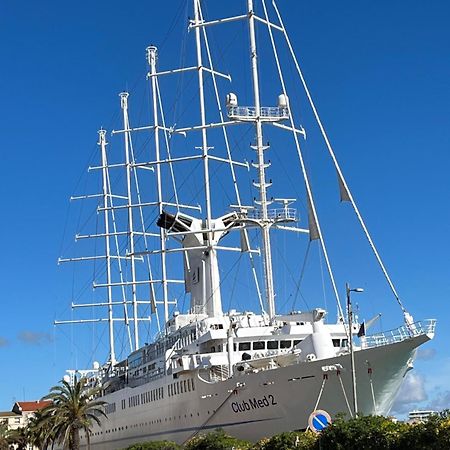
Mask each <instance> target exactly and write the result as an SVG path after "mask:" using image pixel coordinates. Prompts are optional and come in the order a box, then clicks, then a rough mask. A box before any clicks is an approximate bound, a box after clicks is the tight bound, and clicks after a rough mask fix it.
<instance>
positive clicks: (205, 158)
mask: <svg viewBox="0 0 450 450" xmlns="http://www.w3.org/2000/svg"><path fill="white" fill-rule="evenodd" d="M193 1H194V24H195V25H199V24H200V10H199V9H200V8H199V1H200V0H193ZM195 44H196V49H197V68H198V90H199V97H200V119H201V127H202V147H201V150H202V156H203V173H204V179H205V207H206V227H207V229H208V230H209V229H210V228H211V193H210V187H209V161H208V150H209V147H208V139H207V136H206V127H205V125H206V113H205V94H204V87H203V62H202V47H201V40H200V27H199V26H196V28H195ZM207 235H208V245H209V244H210V241H211V236H210V233H207Z"/></svg>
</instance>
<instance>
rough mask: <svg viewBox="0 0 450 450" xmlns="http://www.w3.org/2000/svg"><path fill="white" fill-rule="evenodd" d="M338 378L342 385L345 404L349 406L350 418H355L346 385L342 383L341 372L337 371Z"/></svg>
mask: <svg viewBox="0 0 450 450" xmlns="http://www.w3.org/2000/svg"><path fill="white" fill-rule="evenodd" d="M337 377H338V378H339V382H340V383H341V387H342V392H343V394H344V398H345V403H346V404H347V408H348V411H349V412H350V416H351V417H353V412H352V409H351V408H350V403H349V402H348V398H347V394H346V392H345V387H344V383H343V382H342V377H341V372H340V371H339V370H338V371H337Z"/></svg>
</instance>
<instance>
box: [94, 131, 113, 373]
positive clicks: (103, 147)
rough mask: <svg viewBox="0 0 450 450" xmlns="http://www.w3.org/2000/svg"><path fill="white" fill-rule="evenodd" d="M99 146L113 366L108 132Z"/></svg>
mask: <svg viewBox="0 0 450 450" xmlns="http://www.w3.org/2000/svg"><path fill="white" fill-rule="evenodd" d="M98 134H99V141H98V145H99V146H100V150H101V154H102V186H103V187H102V194H103V209H104V211H103V215H104V221H105V255H106V283H107V293H108V294H107V303H108V330H109V359H110V361H111V364H112V365H114V364H115V363H116V354H115V349H114V318H113V299H112V285H111V281H112V279H111V249H110V244H109V238H110V232H109V205H108V197H109V194H110V193H109V189H108V159H107V156H106V146H107V145H108V144H107V142H106V130H103V129H101V130H100V131H99V132H98Z"/></svg>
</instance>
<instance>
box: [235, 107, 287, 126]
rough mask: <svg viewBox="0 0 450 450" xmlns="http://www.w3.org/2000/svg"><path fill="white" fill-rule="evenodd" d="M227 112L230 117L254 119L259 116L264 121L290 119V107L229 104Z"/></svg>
mask: <svg viewBox="0 0 450 450" xmlns="http://www.w3.org/2000/svg"><path fill="white" fill-rule="evenodd" d="M227 114H228V117H229V118H230V119H237V120H254V119H256V118H257V117H259V118H260V119H261V120H263V121H273V122H278V121H279V120H286V119H289V109H288V108H287V107H279V106H261V107H260V108H259V114H258V110H257V109H256V107H254V106H228V107H227Z"/></svg>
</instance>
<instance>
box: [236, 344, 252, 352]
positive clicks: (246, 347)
mask: <svg viewBox="0 0 450 450" xmlns="http://www.w3.org/2000/svg"><path fill="white" fill-rule="evenodd" d="M239 350H240V351H246V350H250V342H239Z"/></svg>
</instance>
